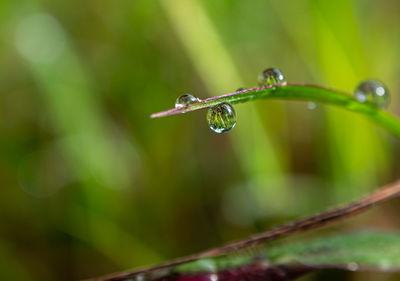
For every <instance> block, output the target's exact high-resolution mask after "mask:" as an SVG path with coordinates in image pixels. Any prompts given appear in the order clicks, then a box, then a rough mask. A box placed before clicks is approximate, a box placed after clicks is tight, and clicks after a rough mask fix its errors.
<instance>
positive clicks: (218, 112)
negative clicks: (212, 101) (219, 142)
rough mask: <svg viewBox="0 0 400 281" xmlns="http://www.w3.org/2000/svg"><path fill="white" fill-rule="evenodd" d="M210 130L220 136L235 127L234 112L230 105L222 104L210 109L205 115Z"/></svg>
mask: <svg viewBox="0 0 400 281" xmlns="http://www.w3.org/2000/svg"><path fill="white" fill-rule="evenodd" d="M207 122H208V125H209V126H210V129H211V130H213V131H214V132H216V133H218V134H220V133H225V132H228V131H229V130H230V129H232V128H233V127H235V125H236V112H235V109H234V108H233V106H232V105H231V104H230V103H227V102H223V103H220V104H217V105H214V106H213V107H210V109H209V110H208V113H207Z"/></svg>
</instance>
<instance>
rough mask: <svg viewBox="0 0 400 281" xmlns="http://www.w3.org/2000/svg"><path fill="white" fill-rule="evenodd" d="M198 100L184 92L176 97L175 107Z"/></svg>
mask: <svg viewBox="0 0 400 281" xmlns="http://www.w3.org/2000/svg"><path fill="white" fill-rule="evenodd" d="M199 101H200V100H199V99H198V98H196V97H195V96H192V95H191V94H184V95H182V96H180V97H178V98H177V99H176V102H175V108H180V107H185V106H188V105H189V104H192V103H195V102H199Z"/></svg>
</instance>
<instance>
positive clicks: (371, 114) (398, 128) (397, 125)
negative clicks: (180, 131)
mask: <svg viewBox="0 0 400 281" xmlns="http://www.w3.org/2000/svg"><path fill="white" fill-rule="evenodd" d="M268 98H279V99H291V100H308V101H315V102H320V103H326V104H330V105H335V106H339V107H342V108H344V109H346V110H349V111H353V112H357V113H360V114H363V115H365V116H367V117H368V118H369V119H370V120H372V121H373V122H375V123H376V124H377V125H379V126H381V127H382V128H384V129H385V130H387V131H388V132H390V133H392V134H393V135H395V136H397V137H399V138H400V120H399V119H398V118H396V117H395V116H393V115H392V114H390V113H388V112H387V111H384V110H381V109H379V108H377V107H375V106H374V105H373V104H370V103H362V102H359V101H358V100H356V99H354V98H353V97H352V96H350V95H349V94H346V93H344V92H342V91H338V90H335V89H330V88H324V87H321V86H316V85H306V84H287V85H274V86H265V87H260V88H254V89H248V90H244V91H240V92H235V93H230V94H225V95H220V96H216V97H212V98H208V99H205V100H203V101H200V102H198V103H194V104H191V105H189V106H186V107H183V108H173V109H169V110H166V111H162V112H159V113H154V114H152V115H151V117H152V118H158V117H164V116H169V115H175V114H180V113H186V112H190V111H195V110H199V109H203V108H207V107H211V106H214V105H216V104H219V103H222V102H229V103H232V104H236V103H244V102H249V101H253V100H257V99H268Z"/></svg>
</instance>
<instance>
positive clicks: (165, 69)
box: [0, 0, 400, 280]
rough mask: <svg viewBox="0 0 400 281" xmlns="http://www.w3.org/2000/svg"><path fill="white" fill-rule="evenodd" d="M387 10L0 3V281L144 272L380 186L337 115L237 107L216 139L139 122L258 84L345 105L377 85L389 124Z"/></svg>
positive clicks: (391, 148)
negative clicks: (327, 91)
mask: <svg viewBox="0 0 400 281" xmlns="http://www.w3.org/2000/svg"><path fill="white" fill-rule="evenodd" d="M399 10H400V5H398V4H397V3H396V2H393V1H380V2H379V3H378V2H374V1H335V2H334V3H333V2H332V3H330V2H328V1H314V0H309V1H308V0H301V1H295V2H293V1H291V2H282V1H275V0H274V1H267V2H266V1H262V0H254V1H251V3H249V2H245V1H237V0H232V1H212V0H203V1H202V0H190V1H180V0H160V1H144V0H139V1H127V2H118V1H117V2H93V1H90V2H88V1H85V2H78V1H66V0H59V1H46V0H44V1H10V0H4V1H2V2H1V4H0V15H1V17H0V23H1V24H0V40H1V43H2V44H0V58H1V60H0V112H1V116H2V118H1V119H0V152H1V153H0V184H1V185H0V186H1V187H2V188H1V189H0V204H1V206H2V207H1V211H0V221H1V227H0V246H1V247H0V248H1V254H0V258H1V265H2V268H6V269H7V270H1V271H0V279H4V280H71V279H72V280H74V279H78V278H84V277H90V276H94V275H98V274H103V273H108V272H111V271H115V270H121V269H125V268H127V267H134V266H139V265H145V264H149V263H155V262H158V261H160V260H164V259H168V258H173V257H176V256H179V255H182V254H186V253H190V252H193V251H196V250H201V249H204V248H206V247H210V246H216V245H217V244H218V243H222V242H224V241H227V240H230V239H237V238H240V237H243V236H245V235H248V234H250V233H252V232H254V231H255V230H256V229H259V230H260V229H265V228H266V227H267V226H269V225H272V224H275V223H276V222H278V221H282V220H286V219H289V218H291V217H297V216H299V215H301V214H305V213H311V212H315V211H317V210H322V209H324V208H325V207H326V206H327V205H329V204H337V203H339V202H341V201H343V200H345V198H349V197H354V196H355V195H359V194H362V193H364V192H366V190H368V189H370V188H372V187H374V186H376V185H377V184H379V183H384V182H387V181H390V180H391V179H393V178H395V177H396V170H395V169H394V168H393V167H398V166H399V160H398V159H397V158H396V157H395V155H396V152H398V142H397V141H393V139H392V138H391V137H389V136H388V135H386V134H385V133H382V131H380V130H377V129H375V127H373V126H372V125H371V123H369V122H367V121H365V120H364V119H362V118H358V117H355V116H354V114H347V113H345V112H344V111H342V110H336V109H332V108H325V107H323V106H318V107H317V109H316V110H314V111H309V110H307V109H306V104H304V103H294V102H279V101H273V102H271V101H260V102H256V103H254V104H253V105H249V104H244V105H240V106H238V107H237V113H238V124H237V127H236V128H235V129H234V131H232V132H231V133H229V134H226V135H222V136H221V135H215V134H213V133H212V132H211V131H210V130H209V129H208V128H207V126H206V122H205V116H203V114H202V113H201V112H199V113H194V114H191V116H190V117H189V116H184V117H182V116H177V117H173V118H167V119H165V120H150V119H149V118H148V117H149V114H150V113H152V112H155V111H159V110H162V109H166V108H169V107H170V106H171V105H172V104H173V103H174V100H175V98H176V97H177V96H178V95H180V94H181V93H184V92H190V93H193V94H195V95H198V96H199V97H205V96H207V95H215V94H218V93H221V92H229V91H232V90H235V89H236V88H239V87H251V86H254V85H255V84H256V77H257V75H258V73H259V72H260V71H261V70H262V69H263V68H265V67H270V66H274V67H279V68H280V69H282V71H283V72H284V73H285V74H286V76H287V80H288V81H290V82H315V83H318V84H325V85H330V86H335V87H337V88H343V89H345V90H349V91H351V90H352V89H353V88H354V87H355V85H356V84H357V83H358V80H360V79H364V78H369V77H376V78H379V79H381V80H383V82H385V84H387V85H388V87H389V89H390V90H391V92H392V98H393V101H392V105H391V106H390V108H389V110H391V111H394V112H396V110H397V111H398V106H397V103H398V98H397V96H396V93H397V91H398V89H399V85H398V82H397V80H396V77H398V74H399V69H400V68H399V66H400V65H399V58H398V52H397V50H398V49H399V45H400V40H399V38H400V31H399V30H398V28H396V27H398V26H399V18H398V16H397V15H398V12H399ZM392 155H393V156H392ZM386 221H387V222H386V224H388V225H395V224H396V221H395V220H393V219H386ZM3 249H4V250H3Z"/></svg>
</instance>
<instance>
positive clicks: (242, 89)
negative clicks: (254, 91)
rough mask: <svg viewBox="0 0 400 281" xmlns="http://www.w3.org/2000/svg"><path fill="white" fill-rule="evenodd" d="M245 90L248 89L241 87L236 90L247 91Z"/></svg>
mask: <svg viewBox="0 0 400 281" xmlns="http://www.w3.org/2000/svg"><path fill="white" fill-rule="evenodd" d="M245 90H246V88H239V89H237V90H236V92H242V91H245Z"/></svg>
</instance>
